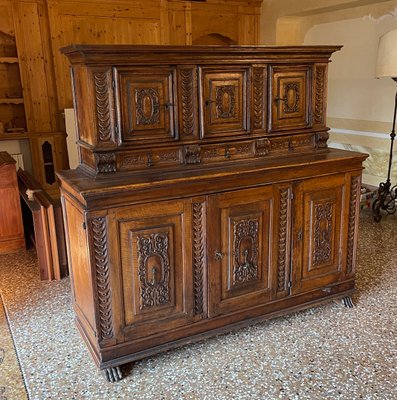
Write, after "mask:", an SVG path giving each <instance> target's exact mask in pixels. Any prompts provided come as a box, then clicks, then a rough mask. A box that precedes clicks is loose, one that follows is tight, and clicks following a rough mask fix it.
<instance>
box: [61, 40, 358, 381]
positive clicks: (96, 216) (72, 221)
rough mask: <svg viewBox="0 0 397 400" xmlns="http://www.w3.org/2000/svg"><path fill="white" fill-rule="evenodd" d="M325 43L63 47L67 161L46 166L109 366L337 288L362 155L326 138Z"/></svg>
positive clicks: (348, 247) (339, 294)
mask: <svg viewBox="0 0 397 400" xmlns="http://www.w3.org/2000/svg"><path fill="white" fill-rule="evenodd" d="M339 48H340V47H338V46H312V47H285V48H283V47H238V46H235V47H233V46H232V47H205V46H193V47H189V46H188V47H170V46H163V47H158V46H157V47H156V46H83V45H81V46H77V45H76V46H70V47H67V48H64V49H63V53H64V54H66V55H67V56H68V58H69V60H70V61H71V64H72V77H73V78H72V79H73V88H74V101H75V108H76V113H77V121H78V145H79V152H80V162H81V164H80V166H79V167H78V168H77V169H76V170H69V171H64V172H62V173H60V174H59V178H60V181H61V192H62V202H63V209H64V218H65V226H66V229H67V245H68V257H69V266H70V272H71V278H72V287H73V304H74V310H75V313H76V321H77V326H78V328H79V330H80V333H81V334H82V336H83V338H84V340H85V341H86V343H87V345H88V348H89V349H90V351H91V353H92V355H93V358H94V360H95V361H96V363H97V364H98V366H99V367H100V368H101V369H103V370H104V371H105V375H106V377H107V378H108V379H109V380H110V381H116V380H118V379H120V378H121V369H120V365H122V364H125V363H127V362H131V361H134V360H138V359H141V358H143V357H146V356H149V355H151V354H155V353H157V352H160V351H165V350H168V349H171V348H173V347H176V346H180V345H182V344H184V343H190V342H192V341H194V340H200V339H201V338H204V337H207V336H210V335H214V334H217V333H220V332H225V331H229V330H230V329H232V328H235V327H239V326H243V325H245V324H249V323H252V322H254V321H258V320H261V319H266V318H271V317H274V316H277V315H280V314H282V313H286V312H289V311H292V310H298V309H301V308H304V307H308V306H312V305H315V304H319V303H321V302H324V301H329V300H331V299H335V298H343V299H345V302H346V304H350V297H349V296H350V295H351V293H353V291H354V269H355V253H356V241H357V227H358V225H357V224H358V210H359V208H358V206H359V193H360V179H361V171H362V162H363V160H364V159H365V157H366V155H365V154H361V153H353V152H346V151H342V150H334V149H328V148H327V139H328V128H327V127H326V126H325V110H326V88H327V66H328V62H329V58H330V56H331V54H332V52H333V51H336V50H339Z"/></svg>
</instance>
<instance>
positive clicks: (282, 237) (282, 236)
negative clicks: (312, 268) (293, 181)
mask: <svg viewBox="0 0 397 400" xmlns="http://www.w3.org/2000/svg"><path fill="white" fill-rule="evenodd" d="M288 197H289V189H282V190H280V210H279V217H278V225H279V232H278V250H277V251H278V254H277V292H282V291H284V290H285V289H286V287H285V283H286V279H285V277H286V267H287V265H286V257H287V229H288Z"/></svg>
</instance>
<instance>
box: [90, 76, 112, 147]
mask: <svg viewBox="0 0 397 400" xmlns="http://www.w3.org/2000/svg"><path fill="white" fill-rule="evenodd" d="M111 82H112V73H111V70H110V69H108V70H106V71H101V72H95V73H94V86H95V100H96V119H97V128H98V137H99V140H100V141H101V142H108V141H110V140H111V139H112V118H113V117H112V113H113V109H112V106H111V101H112V97H111V96H112V93H111V92H110V91H109V87H111Z"/></svg>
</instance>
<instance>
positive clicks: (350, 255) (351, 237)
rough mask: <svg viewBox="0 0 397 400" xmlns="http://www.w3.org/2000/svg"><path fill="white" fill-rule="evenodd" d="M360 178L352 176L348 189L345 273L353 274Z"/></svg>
mask: <svg viewBox="0 0 397 400" xmlns="http://www.w3.org/2000/svg"><path fill="white" fill-rule="evenodd" d="M360 181H361V179H360V177H359V176H353V177H352V179H351V188H350V204H349V225H348V231H347V262H346V269H347V271H346V272H347V273H348V274H351V273H353V272H354V259H355V257H354V251H355V249H354V246H355V232H356V216H357V198H358V195H359V194H358V193H359V189H360Z"/></svg>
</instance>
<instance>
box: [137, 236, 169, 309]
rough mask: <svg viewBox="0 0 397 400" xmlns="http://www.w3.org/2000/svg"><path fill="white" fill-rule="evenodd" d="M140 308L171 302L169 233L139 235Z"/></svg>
mask: <svg viewBox="0 0 397 400" xmlns="http://www.w3.org/2000/svg"><path fill="white" fill-rule="evenodd" d="M137 254H138V276H139V289H140V309H141V310H143V309H144V308H150V307H157V306H161V305H164V304H167V303H169V302H170V258H169V253H168V233H166V232H165V233H153V234H151V235H149V236H138V237H137Z"/></svg>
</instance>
